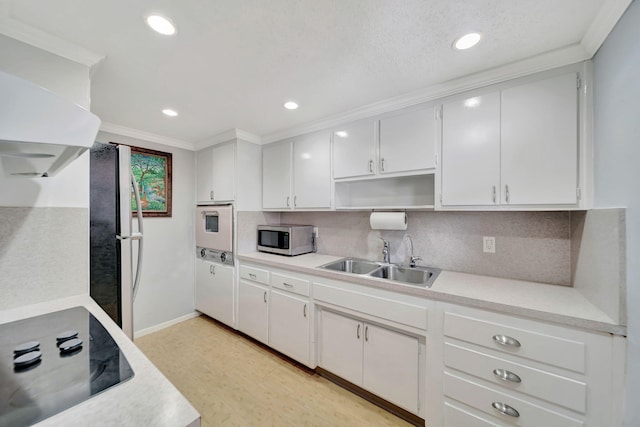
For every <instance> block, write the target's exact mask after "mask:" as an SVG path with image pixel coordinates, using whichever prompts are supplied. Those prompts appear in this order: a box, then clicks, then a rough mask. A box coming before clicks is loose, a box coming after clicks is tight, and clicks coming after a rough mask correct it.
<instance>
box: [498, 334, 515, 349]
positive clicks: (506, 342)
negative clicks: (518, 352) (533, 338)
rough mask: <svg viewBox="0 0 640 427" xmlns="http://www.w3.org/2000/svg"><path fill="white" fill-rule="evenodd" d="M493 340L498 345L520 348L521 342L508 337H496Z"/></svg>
mask: <svg viewBox="0 0 640 427" xmlns="http://www.w3.org/2000/svg"><path fill="white" fill-rule="evenodd" d="M492 339H493V341H494V342H495V343H496V344H500V345H503V346H505V347H520V341H518V340H517V339H515V338H511V337H509V336H507V335H494V336H493V337H492Z"/></svg>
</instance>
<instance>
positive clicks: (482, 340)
mask: <svg viewBox="0 0 640 427" xmlns="http://www.w3.org/2000/svg"><path fill="white" fill-rule="evenodd" d="M444 334H445V335H446V336H449V337H452V338H456V339H459V340H462V341H467V342H470V343H474V344H478V345H481V346H483V347H488V348H493V349H496V350H499V351H503V352H505V353H510V354H515V355H518V356H521V357H526V358H528V359H531V360H535V361H538V362H542V363H546V364H549V365H553V366H558V367H560V368H565V369H569V370H571V371H575V372H579V373H584V372H585V344H584V343H582V342H578V341H572V340H568V339H565V338H560V337H557V336H552V335H547V334H541V333H538V332H533V331H529V330H525V329H517V328H513V327H510V326H506V325H502V324H499V323H492V322H487V321H484V320H478V319H474V318H471V317H466V316H462V315H459V314H453V313H445V314H444Z"/></svg>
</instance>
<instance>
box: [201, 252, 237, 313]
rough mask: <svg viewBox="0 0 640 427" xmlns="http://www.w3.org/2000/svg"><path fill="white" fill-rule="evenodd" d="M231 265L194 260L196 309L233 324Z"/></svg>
mask: <svg viewBox="0 0 640 427" xmlns="http://www.w3.org/2000/svg"><path fill="white" fill-rule="evenodd" d="M233 271H234V269H233V267H229V266H224V265H220V264H214V263H211V262H208V261H202V260H199V259H198V260H196V296H195V303H196V310H198V311H200V312H202V313H204V314H206V315H207V316H209V317H212V318H214V319H216V320H218V321H220V322H222V323H225V324H227V325H229V326H233Z"/></svg>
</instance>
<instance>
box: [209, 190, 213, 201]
mask: <svg viewBox="0 0 640 427" xmlns="http://www.w3.org/2000/svg"><path fill="white" fill-rule="evenodd" d="M209 197H210V198H211V200H213V190H211V191H210V192H209Z"/></svg>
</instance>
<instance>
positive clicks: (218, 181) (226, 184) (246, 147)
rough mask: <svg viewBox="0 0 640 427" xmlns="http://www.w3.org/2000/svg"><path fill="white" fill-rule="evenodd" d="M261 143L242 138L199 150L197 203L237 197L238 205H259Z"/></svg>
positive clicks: (246, 208) (197, 155)
mask: <svg viewBox="0 0 640 427" xmlns="http://www.w3.org/2000/svg"><path fill="white" fill-rule="evenodd" d="M260 158H261V148H260V146H259V145H256V144H252V143H250V142H246V141H242V140H234V141H229V142H225V143H223V144H219V145H214V146H211V147H207V148H204V149H202V150H200V151H198V152H197V153H196V203H201V204H206V203H209V204H210V203H227V202H233V201H235V203H236V206H237V208H238V209H243V210H258V209H260V176H261V171H260Z"/></svg>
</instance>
